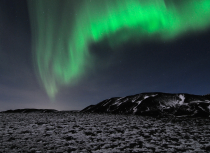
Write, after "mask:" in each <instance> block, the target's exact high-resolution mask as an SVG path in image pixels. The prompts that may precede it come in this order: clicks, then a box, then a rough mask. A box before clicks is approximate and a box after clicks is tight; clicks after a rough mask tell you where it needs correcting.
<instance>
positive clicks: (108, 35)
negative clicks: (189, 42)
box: [28, 0, 210, 99]
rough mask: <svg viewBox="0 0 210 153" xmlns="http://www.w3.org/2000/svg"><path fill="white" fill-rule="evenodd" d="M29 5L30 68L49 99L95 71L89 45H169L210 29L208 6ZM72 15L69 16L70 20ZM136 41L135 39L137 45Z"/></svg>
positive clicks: (97, 1)
mask: <svg viewBox="0 0 210 153" xmlns="http://www.w3.org/2000/svg"><path fill="white" fill-rule="evenodd" d="M73 3H74V1H69V0H28V4H29V12H30V20H31V29H32V43H33V47H32V49H33V50H34V57H35V58H34V63H35V65H36V68H37V72H38V75H39V77H40V79H41V82H42V83H43V86H44V88H45V90H46V92H47V94H48V95H49V97H50V98H52V99H53V98H54V97H55V95H56V93H57V92H58V91H59V88H60V87H62V86H65V85H73V84H75V83H77V82H78V80H79V79H81V77H82V76H83V75H84V74H86V72H87V69H88V67H94V62H93V61H94V56H92V55H91V52H90V51H89V45H90V44H91V43H99V42H101V41H103V40H104V39H107V40H108V41H109V43H110V44H109V45H110V46H112V47H116V46H118V45H120V44H121V43H123V42H126V41H128V40H129V39H131V38H141V39H144V38H145V37H147V38H153V37H157V36H158V38H159V39H160V40H164V41H166V40H173V39H174V38H176V37H177V36H182V35H184V34H186V33H187V32H197V31H201V30H205V29H207V28H209V25H210V0H81V1H79V4H77V6H74V5H73ZM72 14H73V15H72ZM138 41H140V39H137V41H136V42H137V43H139V42H138Z"/></svg>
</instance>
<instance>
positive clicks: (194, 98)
mask: <svg viewBox="0 0 210 153" xmlns="http://www.w3.org/2000/svg"><path fill="white" fill-rule="evenodd" d="M80 112H83V113H85V112H88V113H114V114H137V115H149V116H158V115H174V116H192V117H209V115H210V95H192V94H184V93H178V94H170V93H160V92H154V93H141V94H136V95H132V96H127V97H114V98H110V99H106V100H104V101H102V102H100V103H98V104H96V105H90V106H88V107H86V108H85V109H83V110H81V111H80Z"/></svg>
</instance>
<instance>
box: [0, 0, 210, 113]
mask: <svg viewBox="0 0 210 153" xmlns="http://www.w3.org/2000/svg"><path fill="white" fill-rule="evenodd" d="M197 2H198V1H197V0H186V1H184V2H183V1H179V0H168V1H167V0H165V1H164V0H157V1H155V0H152V1H150V0H148V1H144V0H142V1H141V0H130V1H129V2H128V1H127V0H121V1H117V0H116V1H113V0H100V1H98V0H81V1H76V0H51V1H49V0H28V1H25V0H0V111H4V110H8V109H20V108H43V109H45V108H46V109H57V110H81V109H83V108H85V107H86V106H89V105H91V104H96V103H98V102H101V101H102V100H104V99H108V98H111V97H122V96H128V95H133V94H138V93H142V92H166V93H190V94H198V95H205V94H209V93H210V90H209V89H210V87H209V85H210V71H209V70H210V69H209V68H210V60H209V57H210V0H201V1H199V2H198V3H197Z"/></svg>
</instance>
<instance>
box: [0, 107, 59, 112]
mask: <svg viewBox="0 0 210 153" xmlns="http://www.w3.org/2000/svg"><path fill="white" fill-rule="evenodd" d="M54 112H58V111H57V110H55V109H34V108H26V109H15V110H7V111H3V112H1V113H54Z"/></svg>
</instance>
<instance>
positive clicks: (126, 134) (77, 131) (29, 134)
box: [0, 113, 210, 153]
mask: <svg viewBox="0 0 210 153" xmlns="http://www.w3.org/2000/svg"><path fill="white" fill-rule="evenodd" d="M209 142H210V120H209V119H200V118H199V119H176V120H174V121H172V122H169V121H168V120H167V119H155V118H151V117H140V116H134V115H129V116H126V115H97V114H79V113H28V114H27V113H8V114H4V113H1V114H0V152H9V153H12V152H36V153H39V152H52V153H53V152H59V153H64V152H79V153H81V152H93V153H96V152H97V153H98V152H101V153H105V152H111V153H112V152H113V153H114V152H116V153H117V152H119V153H123V152H126V153H127V152H128V153H129V152H153V151H155V152H161V153H162V152H207V151H210V143H209Z"/></svg>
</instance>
